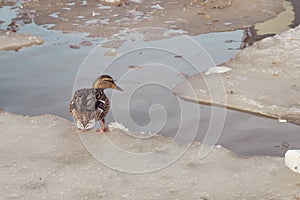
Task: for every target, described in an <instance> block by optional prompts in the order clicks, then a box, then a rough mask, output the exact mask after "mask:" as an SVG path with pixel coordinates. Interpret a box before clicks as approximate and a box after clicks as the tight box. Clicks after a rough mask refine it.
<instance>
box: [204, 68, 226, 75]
mask: <svg viewBox="0 0 300 200" xmlns="http://www.w3.org/2000/svg"><path fill="white" fill-rule="evenodd" d="M231 70H232V69H231V68H229V67H224V66H219V67H218V66H214V67H211V68H209V69H208V70H207V71H206V72H205V75H210V74H222V73H225V72H229V71H231Z"/></svg>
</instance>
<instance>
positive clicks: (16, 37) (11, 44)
mask: <svg viewBox="0 0 300 200" xmlns="http://www.w3.org/2000/svg"><path fill="white" fill-rule="evenodd" d="M43 43H44V40H43V39H41V38H40V37H37V36H33V35H30V34H25V33H15V32H10V31H5V30H1V29H0V50H16V49H20V48H22V47H26V46H31V45H40V44H43Z"/></svg>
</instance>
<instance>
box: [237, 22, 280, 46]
mask: <svg viewBox="0 0 300 200" xmlns="http://www.w3.org/2000/svg"><path fill="white" fill-rule="evenodd" d="M274 35H275V34H265V35H258V34H257V31H256V30H255V28H254V26H252V27H250V28H246V29H244V36H243V39H242V43H241V47H240V49H244V48H246V47H248V46H251V45H252V44H253V43H254V42H256V41H259V40H262V39H264V38H266V37H272V36H274Z"/></svg>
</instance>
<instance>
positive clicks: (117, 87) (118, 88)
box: [113, 85, 123, 91]
mask: <svg viewBox="0 0 300 200" xmlns="http://www.w3.org/2000/svg"><path fill="white" fill-rule="evenodd" d="M113 88H114V89H116V90H119V91H123V89H122V88H120V87H119V86H117V85H114V87H113Z"/></svg>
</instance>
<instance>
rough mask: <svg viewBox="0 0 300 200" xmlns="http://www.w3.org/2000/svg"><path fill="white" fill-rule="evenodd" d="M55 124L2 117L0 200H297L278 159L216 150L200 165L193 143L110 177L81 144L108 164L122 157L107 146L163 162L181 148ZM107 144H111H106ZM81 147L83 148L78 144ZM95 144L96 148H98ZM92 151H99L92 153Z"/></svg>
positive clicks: (299, 185) (299, 189) (297, 190)
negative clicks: (141, 170) (142, 169)
mask: <svg viewBox="0 0 300 200" xmlns="http://www.w3.org/2000/svg"><path fill="white" fill-rule="evenodd" d="M80 137H81V139H82V141H81V140H80V139H79V137H78V134H77V132H76V129H75V127H74V125H73V124H72V123H71V122H69V121H67V120H65V119H62V118H60V117H56V116H53V115H42V116H36V117H26V116H21V115H15V114H11V113H7V112H5V111H1V113H0V149H1V154H0V177H1V179H0V197H1V199H22V200H23V199H72V200H74V199H75V200H76V199H80V200H81V199H197V200H199V199H210V200H212V199H222V200H227V199H228V200H233V199H238V200H240V199H248V200H251V199H253V200H254V199H255V200H257V199H272V200H276V199H278V200H282V199H288V200H292V199H299V198H300V177H299V174H297V173H294V172H292V171H291V170H289V169H288V168H287V167H285V165H284V159H283V158H279V157H251V158H237V157H235V156H234V155H233V154H232V153H231V152H229V151H228V150H226V149H224V148H222V147H220V146H218V147H215V148H214V149H213V151H212V152H211V153H210V154H209V155H208V156H207V157H206V158H205V159H199V158H198V157H197V155H198V153H199V150H200V147H201V145H200V144H198V143H193V144H191V146H190V147H189V148H188V149H187V150H186V152H185V154H184V155H183V156H182V157H180V158H178V160H176V161H175V162H173V163H172V164H171V165H170V166H167V167H166V168H163V169H160V170H157V171H155V172H152V173H145V174H132V173H124V172H119V171H115V170H112V169H111V168H110V167H108V166H105V165H103V164H102V163H101V162H99V161H97V159H95V157H93V156H92V155H91V154H90V153H89V152H87V150H86V149H85V147H84V146H83V144H82V142H84V143H85V145H89V143H90V144H97V143H98V148H99V149H101V151H103V153H104V154H105V155H107V158H108V159H110V160H115V159H121V160H122V163H121V164H122V165H128V166H133V167H135V166H139V163H137V162H133V163H129V161H127V158H126V157H122V155H114V154H113V153H114V152H111V151H109V149H106V148H107V147H108V146H109V144H110V143H113V144H114V145H117V146H118V147H119V148H122V149H125V150H126V151H130V152H134V153H135V154H140V153H143V152H152V153H153V154H159V155H163V157H164V158H165V159H168V158H169V157H171V156H172V155H173V153H174V152H173V151H169V149H168V148H165V149H164V148H161V146H164V145H168V146H172V147H173V149H183V148H184V147H183V146H179V145H178V144H176V143H174V142H173V141H172V140H171V139H170V138H163V137H159V136H153V137H151V138H134V137H133V136H132V135H129V134H128V133H124V132H122V131H118V130H114V131H110V132H108V133H106V134H96V133H95V130H92V131H89V132H84V133H80ZM108 139H109V140H108ZM83 140H84V141H83ZM95 141H96V142H95ZM95 147H97V146H95ZM152 164H159V163H156V162H155V161H154V160H149V165H152Z"/></svg>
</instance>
